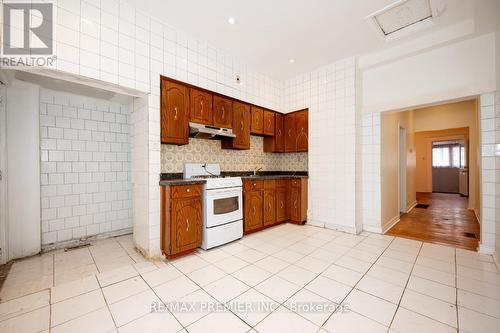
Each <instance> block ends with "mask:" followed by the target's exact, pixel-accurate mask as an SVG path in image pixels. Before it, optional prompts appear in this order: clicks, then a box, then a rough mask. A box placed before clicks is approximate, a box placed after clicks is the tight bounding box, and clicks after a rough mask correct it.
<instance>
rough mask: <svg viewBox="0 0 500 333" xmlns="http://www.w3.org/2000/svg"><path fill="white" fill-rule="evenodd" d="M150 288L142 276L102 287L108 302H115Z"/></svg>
mask: <svg viewBox="0 0 500 333" xmlns="http://www.w3.org/2000/svg"><path fill="white" fill-rule="evenodd" d="M148 289H149V286H148V285H147V284H146V282H144V280H143V279H142V278H141V277H140V276H136V277H133V278H130V279H128V280H125V281H121V282H118V283H115V284H112V285H109V286H107V287H105V288H103V289H102V292H103V294H104V298H105V299H106V301H107V303H108V304H113V303H116V302H118V301H121V300H122V299H125V298H128V297H130V296H133V295H136V294H139V293H141V292H143V291H146V290H148Z"/></svg>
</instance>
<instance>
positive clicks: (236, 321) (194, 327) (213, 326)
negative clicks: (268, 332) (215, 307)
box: [187, 311, 250, 333]
mask: <svg viewBox="0 0 500 333" xmlns="http://www.w3.org/2000/svg"><path fill="white" fill-rule="evenodd" d="M187 329H188V331H189V332H192V333H196V332H200V333H201V332H203V333H204V332H213V333H217V332H234V333H238V332H241V333H244V332H248V330H250V326H248V325H247V324H246V323H245V322H243V321H242V320H241V319H240V318H238V317H237V316H236V315H234V314H233V313H231V312H229V311H227V312H212V313H210V314H208V315H207V316H205V317H203V318H201V319H200V320H198V321H197V322H195V323H193V324H191V325H189V326H188V327H187Z"/></svg>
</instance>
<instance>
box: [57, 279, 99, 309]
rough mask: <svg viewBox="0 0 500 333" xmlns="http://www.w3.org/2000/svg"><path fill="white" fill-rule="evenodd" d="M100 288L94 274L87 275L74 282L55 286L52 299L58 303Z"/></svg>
mask: <svg viewBox="0 0 500 333" xmlns="http://www.w3.org/2000/svg"><path fill="white" fill-rule="evenodd" d="M98 288H99V283H97V279H96V277H95V276H94V275H92V276H87V277H84V278H82V279H79V280H75V281H73V282H68V283H63V284H60V285H58V286H56V287H53V288H52V289H51V291H50V293H51V296H50V300H51V302H52V303H57V302H60V301H63V300H65V299H68V298H71V297H74V296H78V295H81V294H85V293H88V292H89V291H92V290H96V289H98Z"/></svg>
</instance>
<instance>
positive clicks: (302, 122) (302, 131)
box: [295, 110, 309, 151]
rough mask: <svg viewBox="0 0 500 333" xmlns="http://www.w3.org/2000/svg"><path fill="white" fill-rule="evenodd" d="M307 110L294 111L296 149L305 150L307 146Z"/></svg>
mask: <svg viewBox="0 0 500 333" xmlns="http://www.w3.org/2000/svg"><path fill="white" fill-rule="evenodd" d="M308 123H309V119H308V112H307V110H302V111H298V112H296V113H295V132H296V135H297V138H296V142H297V151H307V150H308V147H309V142H308V141H309V131H308Z"/></svg>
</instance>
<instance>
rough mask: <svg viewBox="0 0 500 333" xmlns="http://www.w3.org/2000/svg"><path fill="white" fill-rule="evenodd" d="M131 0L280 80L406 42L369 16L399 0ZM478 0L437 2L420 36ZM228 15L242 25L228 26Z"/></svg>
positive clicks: (471, 9) (468, 12)
mask: <svg viewBox="0 0 500 333" xmlns="http://www.w3.org/2000/svg"><path fill="white" fill-rule="evenodd" d="M129 1H130V2H131V3H132V4H133V5H134V6H136V7H137V8H140V9H142V10H144V11H146V12H148V13H150V14H151V15H153V16H156V17H159V18H161V19H164V20H165V21H166V22H168V23H170V24H171V25H173V26H174V27H177V28H180V29H182V30H184V31H185V32H187V33H189V34H191V35H192V36H193V37H195V38H198V39H200V40H203V41H206V42H208V43H210V44H212V45H214V46H216V47H218V48H220V49H223V50H225V51H227V52H229V53H230V54H232V55H233V56H235V57H237V58H239V59H241V60H243V61H245V62H247V63H249V64H250V65H252V66H253V67H254V68H255V69H257V70H258V71H260V72H262V73H264V74H267V75H269V76H271V77H272V78H275V79H286V78H289V77H292V76H294V75H298V74H301V73H304V72H307V71H310V70H313V69H315V68H318V67H319V66H321V65H325V64H328V63H331V62H333V61H335V60H338V59H342V58H345V57H349V56H353V55H359V54H364V53H367V52H369V51H372V50H377V49H380V48H383V47H385V46H388V45H389V46H392V45H395V44H397V43H399V42H401V40H398V41H392V42H390V43H386V42H385V40H384V39H383V38H381V36H380V35H379V34H378V33H377V31H376V30H375V29H374V28H373V26H371V25H370V23H369V22H368V21H367V20H366V19H365V17H367V16H368V15H369V14H372V13H373V12H375V11H377V10H380V9H382V8H384V7H385V6H387V5H389V4H392V3H394V2H395V1H396V0H309V1H304V0H300V1H299V0H267V1H265V0H251V1H241V0H211V1H207V0H182V1H179V0H129ZM476 1H483V0H432V2H433V3H434V4H437V6H438V7H439V8H440V13H441V17H440V18H439V20H438V24H437V25H436V26H434V27H433V28H429V29H428V30H425V31H420V32H418V34H416V35H415V36H418V35H421V34H424V33H428V32H430V31H432V30H435V29H438V28H440V27H442V26H445V25H449V24H453V23H456V22H458V21H461V20H464V19H467V18H473V17H474V15H475V10H476ZM495 1H496V0H495ZM229 17H235V18H236V21H237V23H236V24H234V25H229V24H228V23H227V20H228V18H229ZM408 38H413V35H412V36H408V37H405V39H404V40H408ZM290 58H294V59H295V62H294V63H290V62H289V61H288V60H289V59H290Z"/></svg>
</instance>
